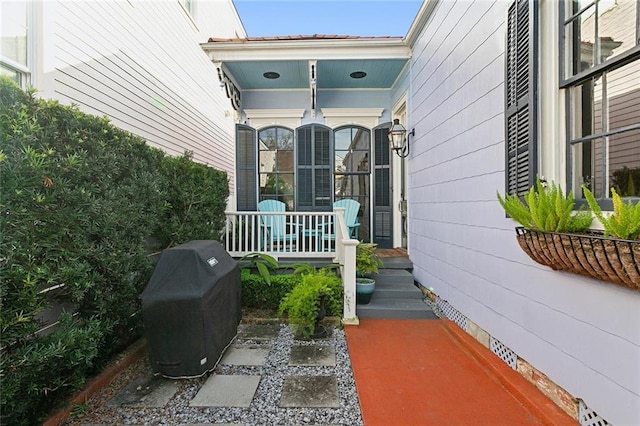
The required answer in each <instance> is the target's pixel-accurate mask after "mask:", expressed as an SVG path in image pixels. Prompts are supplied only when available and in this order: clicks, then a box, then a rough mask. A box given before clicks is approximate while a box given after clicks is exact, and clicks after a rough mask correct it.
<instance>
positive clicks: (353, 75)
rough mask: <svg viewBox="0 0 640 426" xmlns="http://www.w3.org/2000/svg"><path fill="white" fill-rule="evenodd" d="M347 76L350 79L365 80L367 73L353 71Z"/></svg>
mask: <svg viewBox="0 0 640 426" xmlns="http://www.w3.org/2000/svg"><path fill="white" fill-rule="evenodd" d="M349 75H350V76H351V78H365V77H366V76H367V73H366V72H364V71H354V72H352V73H351V74H349Z"/></svg>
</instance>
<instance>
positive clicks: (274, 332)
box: [238, 324, 280, 340]
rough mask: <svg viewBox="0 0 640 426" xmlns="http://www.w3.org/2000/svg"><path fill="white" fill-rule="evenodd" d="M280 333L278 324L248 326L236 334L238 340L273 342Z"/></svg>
mask: <svg viewBox="0 0 640 426" xmlns="http://www.w3.org/2000/svg"><path fill="white" fill-rule="evenodd" d="M279 333H280V325H279V324H249V325H247V326H246V327H243V328H242V329H241V330H240V332H239V333H238V339H240V340H275V338H276V337H278V334H279Z"/></svg>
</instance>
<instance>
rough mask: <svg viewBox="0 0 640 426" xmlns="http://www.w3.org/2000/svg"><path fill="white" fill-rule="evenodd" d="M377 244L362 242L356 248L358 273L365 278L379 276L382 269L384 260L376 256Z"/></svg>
mask: <svg viewBox="0 0 640 426" xmlns="http://www.w3.org/2000/svg"><path fill="white" fill-rule="evenodd" d="M377 247H378V245H377V244H374V243H364V242H362V241H361V242H360V243H359V244H358V245H357V246H356V271H357V272H358V273H359V274H361V275H363V276H365V275H371V274H377V273H378V269H379V268H381V267H382V265H383V263H382V259H380V257H378V255H377V254H376V248H377Z"/></svg>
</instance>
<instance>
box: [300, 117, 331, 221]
mask: <svg viewBox="0 0 640 426" xmlns="http://www.w3.org/2000/svg"><path fill="white" fill-rule="evenodd" d="M296 132H297V133H296V134H297V174H296V179H297V184H296V188H297V189H296V203H297V210H302V211H319V210H331V203H332V200H331V191H332V189H331V188H332V182H331V139H330V138H331V130H330V129H329V128H328V127H322V126H319V125H317V124H313V125H308V126H304V127H300V128H298V129H297V130H296Z"/></svg>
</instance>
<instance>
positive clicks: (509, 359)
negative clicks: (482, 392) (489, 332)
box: [489, 337, 518, 370]
mask: <svg viewBox="0 0 640 426" xmlns="http://www.w3.org/2000/svg"><path fill="white" fill-rule="evenodd" d="M489 348H490V349H491V351H492V352H493V353H494V354H496V355H497V356H498V358H500V359H501V360H503V361H504V362H505V363H506V364H507V365H508V366H509V367H511V368H513V369H514V370H515V369H516V367H517V362H518V355H516V353H515V352H514V351H512V350H511V349H509V348H508V347H506V346H505V345H503V344H502V342H500V341H499V340H496V339H494V338H493V337H490V338H489Z"/></svg>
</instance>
